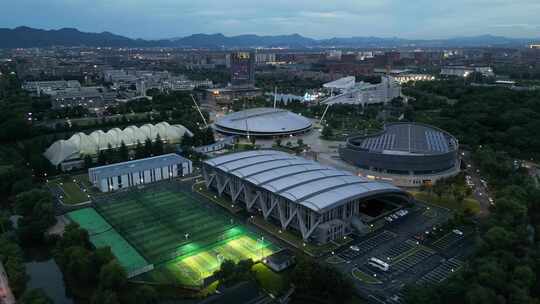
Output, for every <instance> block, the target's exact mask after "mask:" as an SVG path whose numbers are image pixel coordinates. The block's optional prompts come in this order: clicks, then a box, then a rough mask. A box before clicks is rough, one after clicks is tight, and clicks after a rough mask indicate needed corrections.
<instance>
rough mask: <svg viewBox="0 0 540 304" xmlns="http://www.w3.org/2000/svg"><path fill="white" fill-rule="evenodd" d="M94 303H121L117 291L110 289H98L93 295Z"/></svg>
mask: <svg viewBox="0 0 540 304" xmlns="http://www.w3.org/2000/svg"><path fill="white" fill-rule="evenodd" d="M91 303H92V304H120V301H119V300H118V295H117V293H116V292H114V291H112V290H109V289H98V290H97V292H96V293H94V296H93V297H92V301H91Z"/></svg>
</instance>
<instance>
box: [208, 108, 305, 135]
mask: <svg viewBox="0 0 540 304" xmlns="http://www.w3.org/2000/svg"><path fill="white" fill-rule="evenodd" d="M311 128H312V123H311V121H310V120H309V119H308V118H306V117H303V116H301V115H298V114H295V113H292V112H290V111H287V110H283V109H276V108H254V109H248V110H244V111H239V112H234V113H231V114H228V115H226V116H224V117H222V118H221V119H219V120H218V121H216V122H215V123H214V129H215V130H216V131H218V132H219V133H222V134H227V135H240V136H257V137H272V136H285V135H295V134H299V133H305V132H308V131H309V130H311Z"/></svg>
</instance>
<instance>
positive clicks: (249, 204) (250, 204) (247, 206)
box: [246, 191, 261, 211]
mask: <svg viewBox="0 0 540 304" xmlns="http://www.w3.org/2000/svg"><path fill="white" fill-rule="evenodd" d="M256 193H257V194H256V195H255V197H254V198H253V199H252V200H251V201H250V202H247V204H246V209H247V210H248V211H250V210H251V208H252V207H253V205H255V203H256V202H257V200H258V199H259V196H260V195H261V193H260V192H259V191H257V192H256Z"/></svg>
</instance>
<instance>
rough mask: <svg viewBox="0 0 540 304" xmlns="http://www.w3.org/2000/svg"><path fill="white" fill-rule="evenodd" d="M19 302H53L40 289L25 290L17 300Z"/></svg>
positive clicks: (48, 303)
mask: <svg viewBox="0 0 540 304" xmlns="http://www.w3.org/2000/svg"><path fill="white" fill-rule="evenodd" d="M19 303H21V304H54V302H53V300H51V298H49V297H48V296H47V294H45V292H44V291H43V290H42V289H32V290H29V291H26V292H25V293H24V294H23V295H22V297H21V298H20V300H19Z"/></svg>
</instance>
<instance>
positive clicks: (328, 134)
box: [321, 126, 334, 139]
mask: <svg viewBox="0 0 540 304" xmlns="http://www.w3.org/2000/svg"><path fill="white" fill-rule="evenodd" d="M321 136H322V138H324V139H331V138H332V137H333V136H334V131H333V130H332V128H331V127H330V126H326V127H324V128H323V130H322V132H321Z"/></svg>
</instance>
